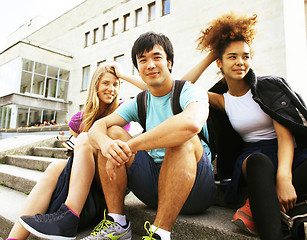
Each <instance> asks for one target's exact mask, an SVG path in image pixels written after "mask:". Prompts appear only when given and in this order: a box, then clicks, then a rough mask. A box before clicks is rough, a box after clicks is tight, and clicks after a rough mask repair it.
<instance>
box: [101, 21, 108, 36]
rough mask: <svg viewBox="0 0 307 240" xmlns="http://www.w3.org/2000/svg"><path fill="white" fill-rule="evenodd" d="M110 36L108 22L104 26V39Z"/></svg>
mask: <svg viewBox="0 0 307 240" xmlns="http://www.w3.org/2000/svg"><path fill="white" fill-rule="evenodd" d="M108 37H109V25H108V24H107V23H106V24H104V25H103V26H102V40H105V39H107V38H108Z"/></svg>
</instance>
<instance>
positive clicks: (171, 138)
mask: <svg viewBox="0 0 307 240" xmlns="http://www.w3.org/2000/svg"><path fill="white" fill-rule="evenodd" d="M208 113H209V109H208V104H207V103H203V102H192V103H190V104H189V105H188V106H187V107H186V108H185V109H184V110H183V111H182V112H181V113H179V114H177V115H174V116H172V117H170V118H169V119H167V120H166V121H164V122H163V123H161V124H160V125H158V126H157V127H155V128H153V129H151V130H149V131H147V132H145V133H143V134H141V135H139V136H137V137H135V138H133V139H131V140H129V141H128V142H127V144H128V146H129V147H130V149H131V151H132V152H136V151H140V150H150V149H157V148H168V147H174V146H178V145H180V144H182V143H184V142H186V141H188V140H189V139H191V138H192V137H194V136H195V135H196V134H198V133H199V132H200V131H201V129H202V127H203V125H204V124H205V122H206V120H207V118H208Z"/></svg>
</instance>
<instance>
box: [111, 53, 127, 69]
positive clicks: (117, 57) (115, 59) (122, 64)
mask: <svg viewBox="0 0 307 240" xmlns="http://www.w3.org/2000/svg"><path fill="white" fill-rule="evenodd" d="M124 60H125V56H124V54H123V55H119V56H116V57H114V61H115V62H118V63H119V64H120V65H121V66H122V67H123V66H124Z"/></svg>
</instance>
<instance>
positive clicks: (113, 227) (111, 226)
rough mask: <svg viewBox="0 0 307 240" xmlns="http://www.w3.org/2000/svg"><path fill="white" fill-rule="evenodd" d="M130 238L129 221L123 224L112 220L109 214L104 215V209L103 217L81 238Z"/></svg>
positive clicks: (105, 239)
mask: <svg viewBox="0 0 307 240" xmlns="http://www.w3.org/2000/svg"><path fill="white" fill-rule="evenodd" d="M112 239H113V240H131V239H132V235H131V226H130V222H129V221H128V220H127V224H126V225H125V226H122V225H120V224H119V223H117V222H114V219H113V218H112V217H110V216H109V215H106V210H105V211H104V218H103V219H102V221H101V222H100V223H99V224H98V225H97V226H96V227H95V228H94V230H93V232H92V233H91V234H90V235H89V236H88V237H85V238H82V240H112Z"/></svg>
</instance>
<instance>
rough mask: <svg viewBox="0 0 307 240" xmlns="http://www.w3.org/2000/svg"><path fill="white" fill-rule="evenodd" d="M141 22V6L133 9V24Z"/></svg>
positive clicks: (136, 24)
mask: <svg viewBox="0 0 307 240" xmlns="http://www.w3.org/2000/svg"><path fill="white" fill-rule="evenodd" d="M141 23H142V8H139V9H137V10H135V26H136V27H137V26H139V25H141Z"/></svg>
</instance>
